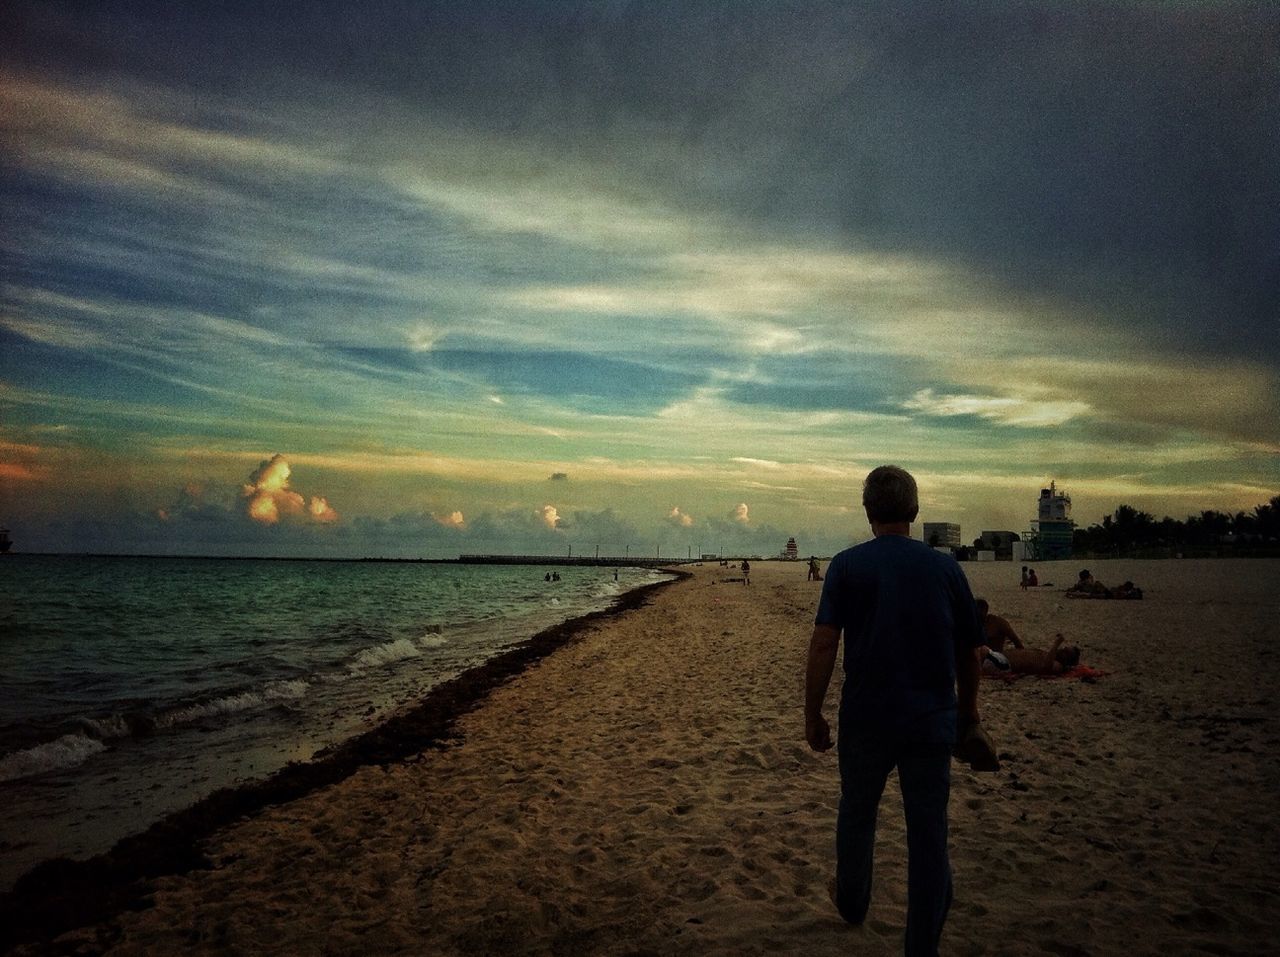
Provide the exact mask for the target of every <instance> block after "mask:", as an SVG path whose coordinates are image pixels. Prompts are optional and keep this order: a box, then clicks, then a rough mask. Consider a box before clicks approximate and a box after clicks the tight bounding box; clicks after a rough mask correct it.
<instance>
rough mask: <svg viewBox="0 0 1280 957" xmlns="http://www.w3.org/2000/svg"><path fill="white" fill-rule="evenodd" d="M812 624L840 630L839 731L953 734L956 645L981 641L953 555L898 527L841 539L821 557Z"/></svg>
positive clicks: (907, 736) (934, 737)
mask: <svg viewBox="0 0 1280 957" xmlns="http://www.w3.org/2000/svg"><path fill="white" fill-rule="evenodd" d="M817 624H819V625H831V626H833V627H836V628H839V629H841V630H842V631H843V632H844V675H845V677H844V691H843V693H842V695H841V698H840V733H841V734H842V735H855V736H857V735H862V734H868V735H891V736H893V737H894V738H897V739H899V740H904V741H919V742H937V743H953V742H954V741H955V737H956V687H955V686H956V665H955V659H956V652H957V649H959V650H963V651H969V650H971V649H973V648H976V647H977V646H979V645H981V644H982V641H983V639H982V626H981V624H980V623H979V620H978V609H977V607H976V606H975V605H974V602H973V593H972V592H970V591H969V582H968V581H967V580H966V579H965V577H964V572H963V571H962V570H961V569H960V566H959V564H957V562H956V561H955V559H953V558H951V557H950V556H949V555H944V554H942V553H941V552H938V551H935V550H933V549H932V548H930V547H929V546H928V545H925V544H924V543H923V542H918V541H916V540H915V539H912V538H907V537H906V536H905V535H881V536H880V537H879V538H873V539H872V540H871V541H869V542H863V543H862V544H861V545H855V546H854V547H853V548H849V549H846V550H845V551H843V552H841V553H840V554H839V555H837V556H836V557H835V558H833V559H832V560H831V564H830V565H829V566H828V567H827V577H826V579H825V580H824V581H823V584H822V599H821V601H820V602H819V603H818V615H817Z"/></svg>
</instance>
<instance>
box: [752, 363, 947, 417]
mask: <svg viewBox="0 0 1280 957" xmlns="http://www.w3.org/2000/svg"><path fill="white" fill-rule="evenodd" d="M754 371H755V375H754V376H753V379H752V381H750V382H741V383H737V384H735V385H733V386H732V387H731V388H730V389H728V391H727V397H728V398H729V399H731V400H733V401H735V402H741V403H743V404H747V405H764V406H773V407H777V408H783V409H795V410H798V411H819V410H838V411H844V412H875V413H886V412H887V413H896V412H900V411H901V403H902V401H903V400H904V399H906V398H907V397H908V396H909V395H910V394H911V393H912V392H914V391H916V390H917V389H919V388H922V387H924V386H925V385H927V384H928V383H925V382H921V381H920V378H919V376H920V373H919V370H917V369H916V368H915V366H914V364H913V363H912V362H911V361H909V360H906V359H901V358H896V357H890V356H879V355H877V356H866V355H857V354H849V353H828V354H814V353H805V354H801V355H794V356H787V355H783V356H771V357H766V358H762V359H760V360H758V361H757V362H756V364H755V370H754ZM913 383H915V384H913Z"/></svg>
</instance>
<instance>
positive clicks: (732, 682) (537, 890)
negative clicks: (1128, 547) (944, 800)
mask: <svg viewBox="0 0 1280 957" xmlns="http://www.w3.org/2000/svg"><path fill="white" fill-rule="evenodd" d="M1078 567H1079V563H1078V562H1075V563H1062V564H1058V565H1053V564H1047V563H1046V564H1040V565H1037V566H1036V568H1037V571H1038V573H1039V575H1040V579H1041V581H1054V582H1056V584H1057V587H1054V588H1040V589H1037V590H1034V591H1027V592H1023V591H1021V590H1020V589H1019V588H1018V566H1017V565H1012V566H1010V565H1009V564H1008V563H1001V564H977V563H975V564H969V565H967V566H966V572H967V573H968V575H969V577H970V581H971V583H972V584H973V587H974V591H975V594H979V595H983V596H985V597H987V598H988V599H989V600H990V602H991V604H992V609H993V611H995V612H997V613H999V614H1002V615H1004V616H1005V617H1007V618H1009V619H1010V621H1011V622H1012V623H1013V625H1014V627H1015V628H1017V629H1018V631H1019V633H1020V634H1021V635H1022V636H1023V638H1024V639H1025V640H1026V641H1027V642H1028V643H1029V644H1031V645H1046V644H1047V643H1048V641H1049V639H1050V638H1051V636H1052V634H1053V632H1055V631H1059V630H1060V631H1063V632H1064V633H1065V634H1066V635H1067V636H1068V638H1069V639H1071V640H1073V641H1076V642H1077V643H1079V644H1081V645H1082V647H1083V649H1084V658H1083V661H1084V662H1085V663H1086V664H1089V665H1092V666H1094V667H1096V668H1100V669H1103V670H1104V671H1106V672H1108V673H1107V674H1106V675H1105V676H1103V677H1101V678H1099V679H1097V680H1096V681H1094V682H1080V681H1065V680H1054V679H1040V678H1023V679H1020V680H1018V681H1013V682H1007V683H1006V682H1002V681H996V680H992V681H984V682H983V685H982V698H981V707H982V710H983V716H984V723H985V724H986V726H987V728H988V730H989V732H990V734H991V736H992V737H993V739H994V740H995V742H996V745H997V748H998V749H999V751H1000V752H1001V755H1002V759H1003V767H1002V769H1001V771H1000V772H999V773H997V774H994V775H980V774H975V773H973V772H970V771H968V770H967V769H964V768H961V767H959V766H956V767H955V770H954V774H953V780H952V805H951V806H952V840H951V844H952V864H953V868H954V870H955V878H956V902H955V905H954V907H953V909H952V912H951V918H950V920H949V921H948V924H947V928H946V932H945V934H944V937H943V945H942V951H943V953H946V954H1037V953H1046V954H1111V953H1127V954H1128V953H1134V954H1136V953H1162V954H1168V953H1187V952H1205V953H1214V954H1259V953H1267V952H1270V950H1271V948H1272V946H1273V943H1274V928H1275V927H1277V926H1280V879H1277V877H1276V876H1275V869H1274V862H1275V861H1276V860H1277V859H1280V823H1278V822H1277V820H1276V816H1275V811H1276V796H1277V794H1280V720H1278V719H1277V717H1276V715H1275V711H1274V709H1275V705H1276V690H1277V679H1276V668H1277V666H1278V665H1280V659H1278V658H1277V653H1276V650H1275V647H1274V640H1275V637H1276V622H1277V620H1280V602H1278V601H1277V599H1276V597H1275V596H1276V593H1277V591H1280V589H1278V588H1277V586H1280V561H1275V560H1257V561H1246V560H1239V561H1237V560H1220V561H1167V562H1123V561H1116V562H1091V563H1089V567H1090V568H1091V569H1092V570H1093V572H1094V574H1095V575H1096V576H1097V577H1098V578H1099V579H1100V580H1102V581H1104V582H1106V583H1108V584H1115V583H1118V582H1119V581H1121V580H1123V579H1125V578H1131V579H1133V580H1134V581H1136V582H1137V583H1138V584H1139V585H1141V586H1142V587H1143V588H1144V589H1145V591H1146V596H1147V597H1146V599H1145V600H1144V601H1141V602H1103V601H1067V600H1065V598H1064V596H1063V594H1062V591H1061V589H1062V588H1063V587H1065V586H1066V585H1067V584H1069V583H1070V581H1072V580H1073V579H1074V576H1075V572H1076V570H1077V568H1078ZM692 571H693V572H694V576H693V577H692V578H690V579H688V580H686V581H683V582H680V583H678V584H675V585H672V586H669V587H667V588H664V589H659V590H657V591H654V592H652V593H651V594H650V595H649V596H648V597H647V599H646V600H647V601H648V604H646V605H644V606H643V607H638V608H635V609H633V610H630V611H627V612H625V613H623V614H621V615H618V616H613V617H605V618H596V619H593V620H591V621H588V622H586V623H585V624H584V625H583V626H582V627H581V628H580V629H578V631H577V632H576V634H575V636H574V637H573V638H572V639H571V640H570V641H569V642H568V643H567V644H565V645H564V646H563V647H560V648H559V650H557V651H555V653H554V654H550V655H549V656H547V657H542V658H540V659H538V660H536V661H533V662H532V663H528V662H526V663H525V664H528V667H527V668H526V670H524V671H522V672H521V673H518V674H516V675H515V677H514V678H511V679H510V680H505V677H504V681H505V683H499V684H497V686H496V687H495V688H494V690H492V691H491V692H488V693H487V697H485V698H484V699H483V701H482V703H481V704H480V706H479V707H476V708H474V710H469V711H465V713H462V714H461V715H460V716H458V717H457V719H456V720H451V721H450V722H449V729H450V730H449V732H448V733H447V734H445V735H442V736H440V739H441V740H442V741H443V743H444V746H443V747H441V748H436V747H430V746H429V745H430V743H431V742H430V741H427V740H425V739H424V741H423V747H425V748H426V749H425V750H417V749H414V748H410V749H408V750H407V752H406V753H405V754H403V755H392V756H389V757H388V758H387V763H385V764H378V763H372V764H368V765H367V766H363V767H358V768H354V769H351V770H353V773H350V774H349V776H344V777H343V778H342V779H341V780H338V781H336V782H335V783H331V784H324V785H320V786H317V787H316V788H314V789H311V790H309V791H308V792H307V793H303V794H302V795H301V796H299V797H297V798H296V799H293V800H289V801H287V803H282V804H278V805H275V806H268V807H265V808H262V809H260V810H256V811H252V812H251V813H250V815H249V816H248V817H247V818H245V819H243V820H240V821H237V822H234V823H231V824H228V825H226V826H223V827H220V828H219V829H218V830H216V832H214V833H213V835H212V836H211V837H210V838H209V839H208V840H207V841H203V842H201V843H200V844H199V845H198V847H197V851H198V852H199V854H203V855H204V856H205V857H206V858H207V860H208V862H209V864H210V867H209V868H208V869H195V870H191V871H189V872H188V873H186V874H179V875H171V876H165V877H159V878H157V879H156V880H154V881H153V882H152V885H151V887H150V895H149V897H148V903H149V905H150V906H148V907H146V909H143V910H138V911H133V912H125V913H121V914H116V915H115V916H113V917H110V918H109V919H106V920H104V921H102V922H100V923H98V924H96V925H94V926H90V927H87V928H82V929H80V930H76V931H72V932H71V933H69V934H68V935H65V936H64V937H63V938H62V939H61V941H60V942H59V945H58V946H59V947H60V948H68V949H71V948H75V947H78V946H79V947H84V948H87V949H89V950H97V949H103V948H107V949H110V950H111V952H112V953H119V954H160V953H173V952H178V951H192V952H223V953H227V952H242V953H321V952H325V953H332V952H337V953H347V952H354V951H362V952H368V953H392V952H401V953H434V954H480V953H485V954H562V953H563V954H590V953H607V954H672V953H677V954H679V953H687V954H726V955H727V954H743V953H766V952H782V953H798V952H806V953H809V954H817V955H824V954H831V955H835V954H844V953H848V952H851V951H852V952H857V953H864V954H893V953H899V952H900V951H901V934H902V923H903V917H904V912H905V905H906V902H905V888H906V882H905V853H906V851H905V835H904V831H903V825H902V818H901V803H900V800H899V798H898V793H897V787H896V782H895V781H892V780H891V782H890V785H889V787H888V789H887V791H886V796H885V800H884V803H883V804H882V813H881V821H880V832H879V839H878V845H877V857H876V868H877V871H876V875H877V876H876V885H875V887H874V891H873V898H872V905H871V911H870V914H869V917H868V921H867V923H866V924H865V925H864V926H862V927H859V928H852V927H846V926H845V925H843V924H842V923H841V922H840V921H839V919H838V918H837V917H836V915H835V913H834V911H833V910H832V908H831V905H830V903H829V902H828V900H827V897H826V891H825V885H826V881H827V879H828V877H829V876H830V874H831V872H832V868H833V860H834V849H833V846H832V837H833V830H834V821H835V805H836V798H837V788H838V772H837V769H836V762H835V758H834V755H833V754H828V755H815V754H812V753H811V752H810V751H809V750H808V749H807V747H806V746H805V745H804V742H803V740H802V721H801V707H800V705H801V693H802V687H803V664H804V656H805V651H806V646H807V642H808V636H809V632H810V629H811V622H812V616H813V610H814V606H815V604H816V601H817V594H818V588H819V586H818V585H817V584H815V583H808V582H805V581H804V577H805V566H804V564H803V563H791V564H789V563H780V562H779V563H775V562H761V563H758V564H757V563H753V569H752V576H751V585H750V586H749V587H746V586H744V585H743V584H742V583H741V581H740V580H739V581H727V580H726V579H732V578H737V577H739V576H740V573H739V572H737V571H736V570H728V569H724V568H720V567H718V566H717V565H715V564H709V565H704V566H701V567H697V568H693V569H692ZM835 694H836V689H835V688H833V690H832V694H831V696H830V697H829V699H828V701H829V705H828V711H829V712H831V711H832V710H833V709H834V700H835Z"/></svg>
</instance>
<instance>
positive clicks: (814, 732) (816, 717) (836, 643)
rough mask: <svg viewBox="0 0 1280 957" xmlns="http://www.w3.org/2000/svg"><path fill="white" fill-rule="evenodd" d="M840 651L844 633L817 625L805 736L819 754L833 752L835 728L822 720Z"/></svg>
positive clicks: (806, 686) (808, 670)
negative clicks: (832, 733)
mask: <svg viewBox="0 0 1280 957" xmlns="http://www.w3.org/2000/svg"><path fill="white" fill-rule="evenodd" d="M839 651H840V629H839V628H835V627H833V626H831V625H815V626H814V628H813V637H812V638H810V639H809V660H808V662H807V663H806V665H805V679H804V736H805V740H806V741H808V742H809V747H811V748H813V750H815V751H827V750H829V749H830V748H831V726H830V725H829V724H827V719H826V718H824V717H823V716H822V702H823V701H824V700H826V697H827V687H828V686H829V685H830V684H831V673H832V672H833V671H834V670H835V667H836V655H837V653H838V652H839Z"/></svg>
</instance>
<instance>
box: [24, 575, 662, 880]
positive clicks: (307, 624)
mask: <svg viewBox="0 0 1280 957" xmlns="http://www.w3.org/2000/svg"><path fill="white" fill-rule="evenodd" d="M552 570H553V569H551V568H547V567H541V566H491V565H487V566H480V565H445V564H439V565H437V564H409V563H381V562H277V561H256V560H231V561H208V560H198V559H180V558H89V557H62V556H24V555H7V556H4V558H3V560H0V800H3V801H4V803H5V805H6V807H5V814H4V815H0V890H3V889H7V888H8V887H9V886H11V885H12V883H13V881H14V880H15V879H16V878H17V877H18V876H19V875H20V874H21V873H23V872H24V871H26V870H27V869H28V868H29V867H31V866H32V865H33V864H35V863H38V862H39V861H41V860H45V859H47V858H50V857H54V856H59V855H66V856H71V857H83V856H88V855H90V854H94V853H97V852H100V851H103V850H106V849H107V848H109V847H110V846H111V844H113V843H114V842H115V841H116V840H117V839H119V838H120V837H123V836H125V835H126V834H130V833H134V832H137V831H140V830H143V829H144V828H146V827H147V826H148V825H150V824H151V823H153V822H154V821H155V820H157V819H158V818H160V817H161V816H163V815H164V814H165V813H168V812H169V811H173V810H177V809H180V808H183V807H186V806H188V805H190V804H191V803H193V802H194V801H196V800H198V799H199V798H201V797H203V796H205V795H206V794H208V793H210V792H212V791H213V790H216V789H217V788H219V787H223V786H226V785H229V784H234V783H237V782H242V781H246V780H252V779H254V778H259V777H263V776H266V775H267V774H269V773H270V772H272V771H274V770H277V769H278V768H280V767H282V766H284V765H285V764H286V763H287V762H289V761H294V760H307V759H309V758H311V757H312V756H313V755H314V754H315V753H316V752H317V751H318V750H320V749H322V748H324V747H326V746H328V745H332V744H335V743H337V742H339V741H342V740H345V739H347V738H350V737H352V736H354V735H356V734H358V733H360V732H362V731H364V730H367V729H368V728H369V727H371V726H372V725H374V724H375V723H377V722H379V721H380V720H382V719H383V718H385V717H387V716H388V715H389V714H391V713H393V712H394V711H395V710H396V709H398V708H400V707H403V706H404V705H405V704H407V703H409V702H411V701H413V700H416V699H417V698H419V697H420V696H421V695H422V694H423V693H424V692H425V691H427V690H428V689H430V688H431V687H433V686H435V685H436V684H439V683H441V682H443V681H446V680H448V679H449V678H452V677H454V676H456V675H458V674H460V673H461V672H463V671H465V670H466V669H468V668H470V667H473V666H475V665H477V664H479V663H481V662H483V661H484V660H486V659H487V658H490V657H492V656H493V655H494V654H496V653H498V652H501V651H502V650H504V649H506V648H509V647H511V646H512V645H514V644H516V643H518V642H520V641H522V640H523V639H525V638H527V637H529V636H531V635H533V634H535V633H536V632H538V631H539V630H541V629H543V628H546V627H548V626H550V625H553V624H556V623H558V622H560V621H564V620H565V619H568V618H571V617H574V616H577V615H580V614H584V613H586V612H588V611H593V610H596V609H601V608H605V607H607V606H608V605H610V604H611V603H612V602H613V600H614V599H615V598H617V597H618V596H619V595H620V594H622V593H623V592H624V591H627V590H629V589H631V588H634V587H638V586H640V585H643V584H647V583H649V582H652V581H654V580H657V579H659V578H661V577H664V576H662V575H661V573H658V572H653V571H650V570H647V569H636V568H621V569H618V581H617V582H615V581H614V573H613V569H606V568H588V567H562V568H556V569H554V571H556V572H558V574H559V575H560V579H561V580H560V581H558V582H550V583H548V582H546V581H544V576H545V575H546V574H547V573H548V572H550V571H552Z"/></svg>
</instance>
